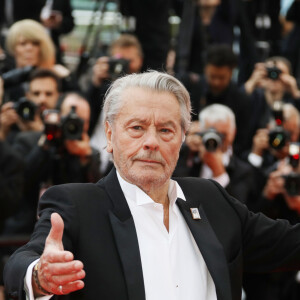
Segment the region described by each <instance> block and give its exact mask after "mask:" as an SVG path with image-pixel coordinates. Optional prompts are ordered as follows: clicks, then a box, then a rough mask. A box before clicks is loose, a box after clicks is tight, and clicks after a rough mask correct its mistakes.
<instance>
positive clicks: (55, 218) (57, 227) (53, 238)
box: [45, 213, 64, 250]
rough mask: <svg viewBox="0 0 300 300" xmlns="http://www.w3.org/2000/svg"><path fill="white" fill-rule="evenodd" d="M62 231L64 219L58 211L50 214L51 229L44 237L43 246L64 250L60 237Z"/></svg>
mask: <svg viewBox="0 0 300 300" xmlns="http://www.w3.org/2000/svg"><path fill="white" fill-rule="evenodd" d="M63 232H64V221H63V219H62V218H61V216H60V215H59V214H58V213H53V214H51V230H50V232H49V234H48V237H47V239H46V244H45V247H47V246H52V247H53V246H54V247H55V248H57V249H58V250H64V246H63V243H62V237H63Z"/></svg>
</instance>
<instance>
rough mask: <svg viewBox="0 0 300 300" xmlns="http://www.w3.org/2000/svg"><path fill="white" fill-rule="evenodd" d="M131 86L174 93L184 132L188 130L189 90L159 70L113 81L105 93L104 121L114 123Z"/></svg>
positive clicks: (189, 111)
mask: <svg viewBox="0 0 300 300" xmlns="http://www.w3.org/2000/svg"><path fill="white" fill-rule="evenodd" d="M130 87H141V88H145V89H150V90H153V91H157V92H169V93H171V94H173V95H174V96H175V97H176V99H177V101H178V103H179V105H180V111H181V127H182V130H183V131H184V132H186V131H187V130H188V128H189V126H190V123H191V103H190V96H189V93H188V91H187V90H186V88H185V87H184V86H183V84H182V83H181V82H180V81H179V80H178V79H176V78H175V77H173V76H171V75H169V74H166V73H162V72H158V71H147V72H145V73H140V74H130V75H126V76H124V77H121V78H119V79H117V80H116V81H115V82H113V83H112V85H111V86H110V88H109V90H108V91H107V93H106V95H105V100H104V104H103V114H104V123H105V122H106V121H108V122H109V123H110V124H113V122H114V119H115V117H116V116H117V115H118V113H119V112H120V109H121V107H122V97H121V96H122V93H123V92H124V90H126V89H128V88H130Z"/></svg>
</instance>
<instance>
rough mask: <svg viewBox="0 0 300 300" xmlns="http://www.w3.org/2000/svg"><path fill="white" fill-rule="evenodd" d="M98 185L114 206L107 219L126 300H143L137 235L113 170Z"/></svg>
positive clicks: (143, 292) (142, 281) (142, 280)
mask: <svg viewBox="0 0 300 300" xmlns="http://www.w3.org/2000/svg"><path fill="white" fill-rule="evenodd" d="M99 184H100V185H103V186H104V188H105V189H106V192H107V193H108V195H109V197H110V199H111V201H112V202H113V205H114V210H113V211H110V212H109V219H110V222H111V226H112V229H113V233H114V237H115V240H116V245H117V248H118V251H119V255H120V259H121V262H122V266H123V271H124V275H125V281H126V284H127V289H128V298H129V300H145V299H146V296H145V289H144V279H143V271H142V263H141V257H140V250H139V245H138V239H137V233H136V229H135V225H134V221H133V217H132V215H131V212H130V209H129V207H128V204H127V201H126V199H125V197H124V194H123V192H122V189H121V187H120V184H119V181H118V178H117V174H116V170H115V168H114V169H113V170H112V171H111V172H110V173H109V175H108V176H107V177H105V178H104V179H103V180H102V181H101V182H99Z"/></svg>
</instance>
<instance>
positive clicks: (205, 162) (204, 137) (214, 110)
mask: <svg viewBox="0 0 300 300" xmlns="http://www.w3.org/2000/svg"><path fill="white" fill-rule="evenodd" d="M235 133H236V124H235V115H234V113H233V111H232V110H231V109H230V108H229V107H227V106H225V105H222V104H212V105H209V106H206V107H205V108H204V109H203V110H202V111H201V112H200V114H199V121H194V122H193V123H192V124H191V126H190V128H189V131H188V134H187V137H186V140H185V144H184V145H183V146H182V148H181V152H180V158H179V160H178V163H177V166H176V169H175V171H174V173H173V176H195V177H201V178H210V179H213V180H215V181H217V182H218V183H219V184H220V185H221V186H222V187H224V188H225V189H226V191H227V192H228V193H229V194H230V195H232V196H233V197H236V198H238V199H239V200H240V201H241V202H243V203H247V200H248V199H249V197H253V195H254V185H253V176H254V174H253V170H252V167H251V166H249V165H248V164H247V163H246V162H244V161H242V160H241V159H239V158H238V157H237V156H236V155H235V153H233V150H232V145H233V142H234V138H235Z"/></svg>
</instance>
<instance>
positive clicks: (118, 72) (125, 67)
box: [108, 57, 130, 80]
mask: <svg viewBox="0 0 300 300" xmlns="http://www.w3.org/2000/svg"><path fill="white" fill-rule="evenodd" d="M129 63H130V61H129V60H128V59H124V58H113V57H111V58H109V61H108V65H109V71H108V72H109V76H110V77H111V79H112V80H115V79H117V78H118V77H120V76H122V75H125V74H128V73H129Z"/></svg>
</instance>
